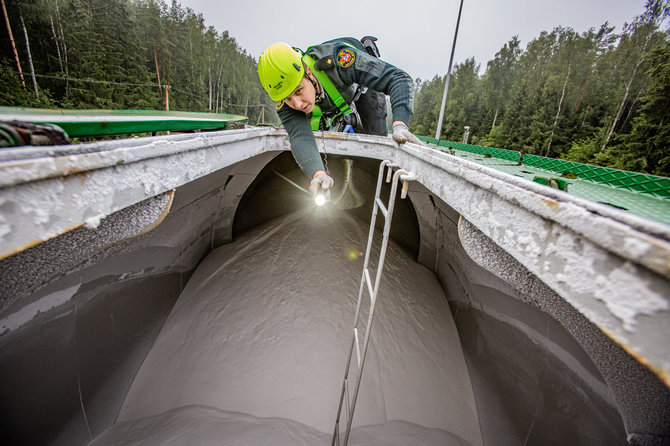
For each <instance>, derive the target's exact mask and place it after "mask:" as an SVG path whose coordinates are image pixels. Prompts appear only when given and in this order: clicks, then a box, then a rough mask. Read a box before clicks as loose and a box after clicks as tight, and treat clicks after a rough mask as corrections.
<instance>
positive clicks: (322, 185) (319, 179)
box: [309, 170, 334, 196]
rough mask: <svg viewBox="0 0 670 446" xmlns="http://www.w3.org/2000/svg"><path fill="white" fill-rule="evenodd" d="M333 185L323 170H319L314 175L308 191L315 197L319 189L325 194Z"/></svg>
mask: <svg viewBox="0 0 670 446" xmlns="http://www.w3.org/2000/svg"><path fill="white" fill-rule="evenodd" d="M333 184H334V182H333V179H332V178H331V177H329V176H328V174H327V173H326V172H324V171H323V170H319V171H317V172H316V173H315V174H314V177H313V178H312V182H311V183H310V184H309V190H310V192H312V195H313V196H316V194H318V193H319V189H321V190H323V191H324V192H327V191H328V190H330V188H331V187H333Z"/></svg>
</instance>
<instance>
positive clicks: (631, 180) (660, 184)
mask: <svg viewBox="0 0 670 446" xmlns="http://www.w3.org/2000/svg"><path fill="white" fill-rule="evenodd" d="M523 164H524V165H526V166H533V167H539V168H540V169H546V170H551V171H552V172H557V173H561V174H562V173H564V172H572V173H573V174H575V175H577V177H578V178H581V179H584V180H589V181H593V182H595V183H601V184H606V185H608V186H612V187H619V188H622V189H627V190H631V191H635V192H641V193H644V194H651V195H655V196H658V197H662V198H670V178H664V177H657V176H654V175H646V174H642V173H637V172H626V171H623V170H616V169H610V168H608V167H599V166H590V165H588V164H580V163H575V162H572V161H564V160H558V159H553V158H545V157H543V156H537V155H526V156H524V157H523Z"/></svg>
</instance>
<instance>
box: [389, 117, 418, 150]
mask: <svg viewBox="0 0 670 446" xmlns="http://www.w3.org/2000/svg"><path fill="white" fill-rule="evenodd" d="M393 140H394V141H395V142H397V143H398V144H402V143H405V142H407V141H409V142H412V143H414V144H421V145H423V143H422V142H421V140H420V139H419V138H417V137H416V136H414V135H413V134H412V132H410V131H409V129H408V128H407V124H405V123H404V122H402V121H396V122H394V123H393Z"/></svg>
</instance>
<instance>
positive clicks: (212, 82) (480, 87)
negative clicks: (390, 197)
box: [0, 0, 670, 176]
mask: <svg viewBox="0 0 670 446" xmlns="http://www.w3.org/2000/svg"><path fill="white" fill-rule="evenodd" d="M0 2H2V6H3V15H4V18H5V20H4V21H5V24H6V26H5V29H4V30H3V33H4V37H3V38H2V39H0V45H1V47H0V48H1V50H0V105H11V106H28V107H48V108H72V109H91V108H97V109H141V110H166V109H170V110H183V111H198V112H207V111H210V112H220V113H233V114H241V115H245V116H248V117H249V122H250V123H251V124H255V123H257V122H259V120H264V121H266V122H272V123H278V122H279V121H278V119H277V116H276V114H275V113H274V104H273V103H272V102H271V101H270V99H269V98H268V97H267V95H265V93H264V92H263V90H262V88H261V86H260V83H259V81H258V76H257V74H256V60H255V59H254V58H253V57H251V56H250V55H248V54H247V53H246V52H245V50H244V49H243V48H241V47H240V46H239V45H238V44H237V42H236V41H235V39H234V37H233V36H230V35H229V34H228V32H227V31H223V32H220V31H218V30H216V29H214V28H212V27H208V26H206V24H205V19H204V18H203V16H202V15H201V14H199V13H197V12H195V11H193V10H192V9H190V8H183V7H182V6H181V5H180V4H179V3H178V2H177V1H176V0H172V2H171V3H170V4H168V3H166V2H165V1H163V0H160V1H159V0H20V1H18V0H0ZM669 15H670V0H647V3H646V5H645V10H644V12H643V13H642V14H641V15H639V16H637V17H634V18H631V21H630V22H629V23H627V24H626V25H625V26H624V27H623V29H622V30H620V31H618V32H616V31H615V28H614V27H612V26H610V25H609V24H607V23H604V24H594V26H593V28H591V29H589V30H587V31H585V32H581V33H580V32H576V31H575V30H573V29H571V28H569V27H558V28H556V29H553V30H551V31H545V32H542V33H541V34H540V35H539V36H537V37H536V38H535V39H533V40H532V41H530V42H529V43H528V44H527V45H526V47H525V48H522V46H521V42H520V41H519V39H518V38H517V37H516V36H514V37H511V39H510V40H509V41H508V42H506V43H504V44H503V45H502V47H501V48H500V50H499V51H498V52H497V54H496V55H495V58H494V59H493V60H490V61H488V62H487V63H486V66H485V68H483V67H482V66H481V64H480V63H479V62H477V61H475V59H474V58H469V59H466V60H465V62H463V63H460V64H456V65H455V67H454V69H453V70H452V73H451V76H450V84H449V94H448V97H447V103H446V109H445V114H444V122H443V126H442V131H441V134H440V139H442V140H450V141H460V140H462V139H463V134H464V127H465V126H469V129H470V130H469V141H468V142H470V143H472V144H478V145H483V146H490V147H498V148H505V149H511V150H519V151H522V152H524V153H530V154H536V155H542V156H549V157H556V158H562V159H566V160H571V161H577V162H582V163H589V164H597V165H601V166H606V167H613V168H617V169H623V170H631V171H637V172H644V173H649V174H655V175H663V176H670V28H668V18H669ZM10 31H11V33H10ZM410 75H411V73H410ZM445 79H446V76H436V77H434V78H433V79H431V80H421V79H416V81H415V83H416V85H415V87H416V88H415V101H414V114H413V117H412V122H411V125H410V130H411V131H413V132H414V133H416V134H418V135H423V136H430V137H433V136H435V132H436V129H437V120H438V116H439V113H440V106H441V100H442V92H443V90H444V84H445Z"/></svg>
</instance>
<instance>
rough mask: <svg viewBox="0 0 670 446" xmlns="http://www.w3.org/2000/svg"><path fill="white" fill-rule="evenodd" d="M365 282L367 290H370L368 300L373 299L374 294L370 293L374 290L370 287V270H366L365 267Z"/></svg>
mask: <svg viewBox="0 0 670 446" xmlns="http://www.w3.org/2000/svg"><path fill="white" fill-rule="evenodd" d="M365 283H366V284H367V286H368V291H369V292H370V300H373V299H374V296H373V295H372V293H373V292H374V290H373V289H372V279H370V271H368V269H367V268H365Z"/></svg>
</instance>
